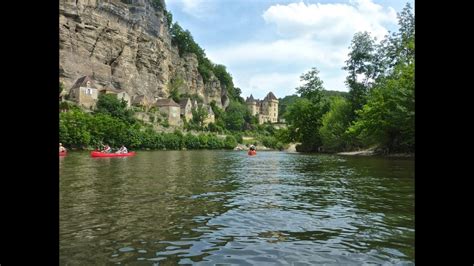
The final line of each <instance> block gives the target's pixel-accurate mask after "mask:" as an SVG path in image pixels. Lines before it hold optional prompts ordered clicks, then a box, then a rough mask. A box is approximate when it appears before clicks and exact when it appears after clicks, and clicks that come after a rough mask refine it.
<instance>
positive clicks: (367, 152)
mask: <svg viewBox="0 0 474 266" xmlns="http://www.w3.org/2000/svg"><path fill="white" fill-rule="evenodd" d="M336 154H337V155H347V156H382V157H393V158H414V157H415V154H414V153H389V154H382V153H380V152H377V151H375V150H374V149H367V150H360V151H350V152H338V153H336Z"/></svg>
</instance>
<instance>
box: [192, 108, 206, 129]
mask: <svg viewBox="0 0 474 266" xmlns="http://www.w3.org/2000/svg"><path fill="white" fill-rule="evenodd" d="M192 113H193V120H192V121H193V123H194V124H196V125H197V126H198V127H199V128H201V129H202V127H203V124H204V120H205V119H206V118H207V116H208V113H207V110H206V108H203V106H202V105H201V106H198V108H196V109H193V110H192Z"/></svg>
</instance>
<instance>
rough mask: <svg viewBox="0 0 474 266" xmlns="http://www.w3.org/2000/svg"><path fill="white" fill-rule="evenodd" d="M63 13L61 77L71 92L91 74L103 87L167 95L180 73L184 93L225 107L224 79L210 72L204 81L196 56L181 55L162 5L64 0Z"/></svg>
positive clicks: (133, 0) (143, 1) (145, 0)
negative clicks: (72, 87)
mask: <svg viewBox="0 0 474 266" xmlns="http://www.w3.org/2000/svg"><path fill="white" fill-rule="evenodd" d="M153 1H154V2H155V3H156V1H157V0H153ZM155 5H156V4H155ZM158 6H160V4H158ZM161 6H162V7H164V6H165V4H164V2H163V1H162V2H161ZM59 12H60V21H59V24H60V25H59V28H60V30H59V41H60V51H59V52H60V80H61V81H62V82H63V83H64V85H65V88H66V89H67V90H69V89H70V88H71V86H72V85H73V84H74V82H75V81H76V80H77V79H78V78H80V77H82V76H86V75H90V76H91V77H92V78H93V79H94V80H95V82H96V85H97V87H98V88H101V87H102V86H106V85H107V86H110V85H112V86H113V87H115V88H117V89H123V90H125V91H126V92H127V93H128V94H129V95H130V96H132V97H133V96H135V95H146V96H148V97H150V98H155V97H167V96H168V95H169V88H168V87H169V86H168V84H169V82H170V81H171V79H173V78H176V77H180V78H181V79H183V84H182V86H181V87H180V88H179V90H180V92H182V93H189V94H198V95H200V96H201V97H202V98H203V99H204V102H205V103H210V102H211V101H212V100H215V101H216V103H217V104H218V105H219V106H222V104H221V97H222V94H223V93H222V88H221V85H220V82H219V80H218V79H217V78H216V77H214V76H211V78H210V80H209V81H208V82H207V83H206V84H204V82H203V79H202V77H201V75H200V74H199V72H198V68H197V67H198V61H197V59H196V56H195V55H194V54H188V55H184V56H183V57H180V56H179V53H178V49H177V48H176V47H175V46H173V45H172V44H171V37H170V35H169V33H168V21H167V19H166V16H165V15H164V11H163V8H160V7H158V8H157V7H154V6H153V5H152V0H122V1H119V0H109V1H100V0H74V1H67V0H60V10H59Z"/></svg>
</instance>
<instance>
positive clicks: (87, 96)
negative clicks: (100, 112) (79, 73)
mask: <svg viewBox="0 0 474 266" xmlns="http://www.w3.org/2000/svg"><path fill="white" fill-rule="evenodd" d="M98 97H99V95H98V90H97V87H96V86H95V85H94V81H93V80H92V78H91V77H89V76H83V77H81V78H79V79H78V80H77V81H76V82H75V83H74V85H73V86H72V88H71V89H70V90H69V99H70V100H71V101H74V102H76V103H77V104H78V105H80V106H82V107H85V108H89V109H92V108H94V107H95V105H96V103H97V99H98Z"/></svg>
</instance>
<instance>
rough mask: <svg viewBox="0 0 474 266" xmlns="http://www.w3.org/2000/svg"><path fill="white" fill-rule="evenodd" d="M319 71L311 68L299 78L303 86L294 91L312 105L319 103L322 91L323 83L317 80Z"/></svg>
mask: <svg viewBox="0 0 474 266" xmlns="http://www.w3.org/2000/svg"><path fill="white" fill-rule="evenodd" d="M318 75H319V70H318V69H317V68H315V67H313V68H312V69H311V70H310V71H308V72H307V73H305V74H303V75H301V76H300V79H301V81H303V82H304V84H303V85H302V86H300V87H298V88H297V89H296V91H297V92H298V93H299V94H300V96H301V97H303V98H306V99H308V100H310V101H312V102H314V103H316V102H319V101H320V100H321V98H322V91H323V90H324V87H323V81H322V80H321V79H320V78H319V76H318Z"/></svg>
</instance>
